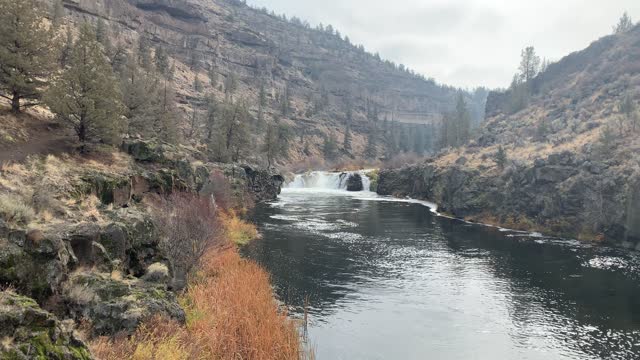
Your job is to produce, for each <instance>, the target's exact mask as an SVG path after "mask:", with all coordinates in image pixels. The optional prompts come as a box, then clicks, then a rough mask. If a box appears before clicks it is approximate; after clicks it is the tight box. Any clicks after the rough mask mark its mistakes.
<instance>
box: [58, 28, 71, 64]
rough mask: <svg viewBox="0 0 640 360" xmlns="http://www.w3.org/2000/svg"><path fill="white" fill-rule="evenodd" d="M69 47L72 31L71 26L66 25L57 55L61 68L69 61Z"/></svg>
mask: <svg viewBox="0 0 640 360" xmlns="http://www.w3.org/2000/svg"><path fill="white" fill-rule="evenodd" d="M71 49H73V33H72V32H71V26H67V31H66V33H65V39H64V42H63V44H62V49H60V57H59V62H60V66H61V67H62V68H64V67H65V66H67V64H68V63H69V58H70V57H71Z"/></svg>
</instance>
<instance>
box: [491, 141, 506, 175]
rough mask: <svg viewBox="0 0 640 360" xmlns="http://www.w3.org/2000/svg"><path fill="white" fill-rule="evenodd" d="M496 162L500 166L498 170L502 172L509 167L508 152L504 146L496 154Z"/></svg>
mask: <svg viewBox="0 0 640 360" xmlns="http://www.w3.org/2000/svg"><path fill="white" fill-rule="evenodd" d="M494 161H495V162H496V166H498V169H500V170H504V168H505V166H507V161H508V158H507V152H506V151H505V150H504V148H503V147H502V145H500V146H499V147H498V151H497V152H496V154H495V159H494Z"/></svg>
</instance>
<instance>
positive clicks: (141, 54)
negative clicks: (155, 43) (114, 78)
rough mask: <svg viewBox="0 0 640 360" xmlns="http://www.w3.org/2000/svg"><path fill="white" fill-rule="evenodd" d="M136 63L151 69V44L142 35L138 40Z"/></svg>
mask: <svg viewBox="0 0 640 360" xmlns="http://www.w3.org/2000/svg"><path fill="white" fill-rule="evenodd" d="M138 64H140V66H141V67H142V68H143V69H145V70H151V45H149V39H147V38H146V37H144V36H140V39H139V40H138Z"/></svg>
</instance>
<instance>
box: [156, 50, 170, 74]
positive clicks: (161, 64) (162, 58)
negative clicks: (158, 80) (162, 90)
mask: <svg viewBox="0 0 640 360" xmlns="http://www.w3.org/2000/svg"><path fill="white" fill-rule="evenodd" d="M154 63H155V64H156V69H157V70H158V72H159V73H160V74H162V75H163V76H167V74H168V72H169V56H168V55H167V51H166V50H165V49H164V47H162V46H158V47H157V48H156V52H155V54H154Z"/></svg>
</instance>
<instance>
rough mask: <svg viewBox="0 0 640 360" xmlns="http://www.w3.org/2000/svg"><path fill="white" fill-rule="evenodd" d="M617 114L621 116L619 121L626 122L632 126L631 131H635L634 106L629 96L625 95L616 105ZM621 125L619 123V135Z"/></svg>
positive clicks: (635, 115)
mask: <svg viewBox="0 0 640 360" xmlns="http://www.w3.org/2000/svg"><path fill="white" fill-rule="evenodd" d="M618 112H619V113H620V114H621V115H623V116H621V117H620V119H621V120H622V119H624V120H627V121H628V122H629V123H631V125H632V126H633V131H636V122H637V119H636V118H637V114H636V104H635V103H634V102H633V99H632V98H631V95H629V94H627V95H625V97H624V98H623V99H622V100H621V101H620V103H619V104H618ZM622 131H623V124H622V121H620V134H621V135H622Z"/></svg>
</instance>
